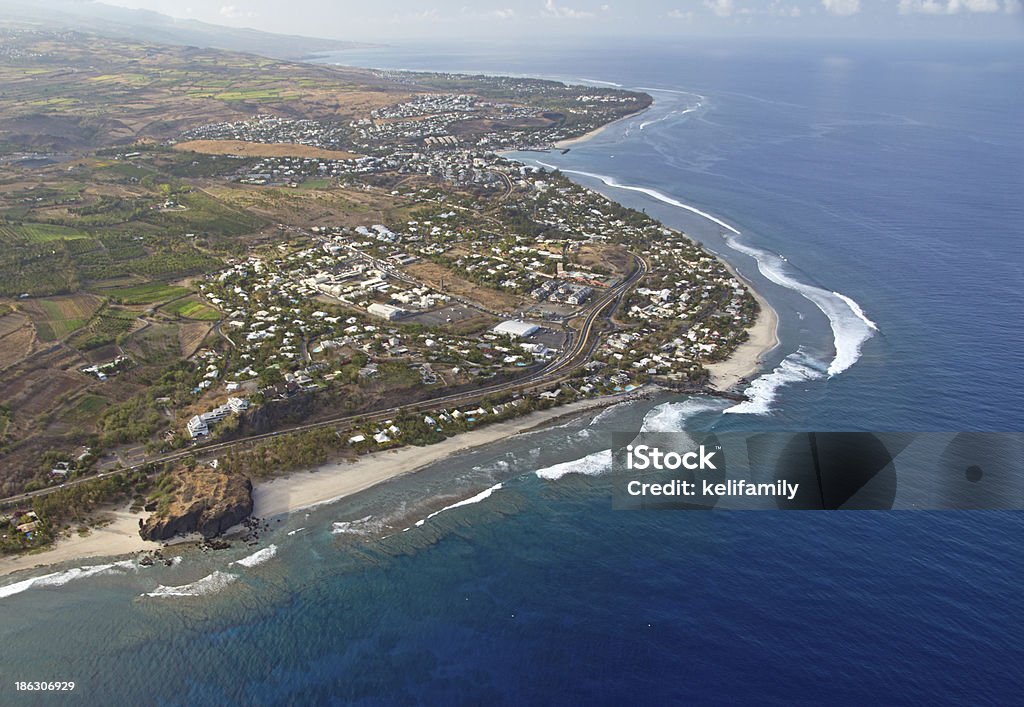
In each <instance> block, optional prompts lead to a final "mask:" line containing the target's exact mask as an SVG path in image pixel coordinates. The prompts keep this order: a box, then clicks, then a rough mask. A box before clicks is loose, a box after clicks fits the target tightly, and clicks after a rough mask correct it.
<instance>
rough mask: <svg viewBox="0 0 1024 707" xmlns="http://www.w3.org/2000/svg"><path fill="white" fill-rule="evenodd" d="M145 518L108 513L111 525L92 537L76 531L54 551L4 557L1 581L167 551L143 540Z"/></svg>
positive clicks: (0, 559)
mask: <svg viewBox="0 0 1024 707" xmlns="http://www.w3.org/2000/svg"><path fill="white" fill-rule="evenodd" d="M145 515H146V514H145V513H137V514H135V513H131V512H130V511H129V510H128V507H121V508H119V509H117V510H112V511H106V512H104V513H103V514H102V516H100V519H101V520H109V521H110V522H109V523H107V524H106V525H104V526H102V527H99V528H90V531H89V534H88V535H86V536H84V537H82V536H80V535H78V534H77V533H75V532H74V531H72V534H71V537H68V538H61V539H60V540H57V541H56V542H55V543H54V545H53V547H50V548H47V549H45V550H42V551H40V552H33V553H29V554H26V555H12V556H10V557H0V577H6V576H8V575H10V574H13V573H15V572H20V571H22V570H32V569H38V568H40V567H49V566H52V565H58V564H61V563H63V562H71V561H76V562H77V561H80V560H87V559H90V558H93V557H102V558H109V557H124V556H126V555H134V554H135V553H138V552H144V551H147V550H159V549H160V548H161V547H163V545H162V544H161V543H158V542H154V541H152V540H143V539H142V537H141V536H140V535H139V519H140V518H142V517H144V516H145Z"/></svg>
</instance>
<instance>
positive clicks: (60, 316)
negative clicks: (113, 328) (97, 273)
mask: <svg viewBox="0 0 1024 707" xmlns="http://www.w3.org/2000/svg"><path fill="white" fill-rule="evenodd" d="M102 303H103V300H101V299H100V298H99V297H97V296H96V295H91V294H85V293H82V294H77V295H68V296H66V297H51V298H49V299H39V300H33V301H32V302H30V303H28V304H26V305H25V306H24V307H25V311H26V313H27V314H28V315H29V316H30V317H32V320H33V321H34V322H35V325H36V335H37V336H38V337H39V340H40V341H42V342H44V343H46V342H50V341H58V340H60V339H63V338H65V337H67V336H68V335H70V334H72V333H74V332H76V331H78V330H79V329H81V328H82V327H84V326H85V325H86V324H88V323H89V320H90V319H91V318H92V316H93V314H95V312H96V310H98V309H99V308H100V305H101V304H102Z"/></svg>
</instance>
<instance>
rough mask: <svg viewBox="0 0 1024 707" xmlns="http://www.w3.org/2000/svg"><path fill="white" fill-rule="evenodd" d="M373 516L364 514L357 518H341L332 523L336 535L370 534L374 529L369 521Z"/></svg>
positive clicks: (332, 530)
mask: <svg viewBox="0 0 1024 707" xmlns="http://www.w3.org/2000/svg"><path fill="white" fill-rule="evenodd" d="M372 518H373V516H364V517H363V518H359V519H357V520H339V521H337V522H335V523H333V524H332V528H331V533H333V534H334V535H369V534H370V532H371V531H372V530H373V528H372V527H370V525H369V523H370V520H371V519H372Z"/></svg>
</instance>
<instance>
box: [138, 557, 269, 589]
mask: <svg viewBox="0 0 1024 707" xmlns="http://www.w3.org/2000/svg"><path fill="white" fill-rule="evenodd" d="M267 549H269V548H267ZM261 552H262V551H261ZM257 554H258V553H257ZM237 579H238V575H236V574H231V573H229V572H221V571H220V570H214V572H213V574H208V575H207V576H205V577H203V578H202V579H197V580H196V581H195V582H192V583H191V584H183V585H181V586H179V587H165V586H164V585H162V584H161V585H159V586H157V588H156V589H154V590H153V591H151V592H146V593H145V594H143V595H142V596H144V597H158V598H159V597H201V596H205V595H207V594H215V593H217V592H219V591H220V590H221V589H224V587H226V586H228V585H229V584H231V583H232V582H234V581H235V580H237Z"/></svg>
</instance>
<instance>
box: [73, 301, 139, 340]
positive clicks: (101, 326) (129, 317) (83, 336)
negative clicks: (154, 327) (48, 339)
mask: <svg viewBox="0 0 1024 707" xmlns="http://www.w3.org/2000/svg"><path fill="white" fill-rule="evenodd" d="M137 319H138V314H137V313H136V312H133V311H132V310H130V309H125V308H123V307H114V306H109V305H107V306H105V307H103V309H101V310H100V311H99V312H98V313H97V314H96V316H94V317H93V318H92V320H91V321H90V322H89V324H88V326H86V327H85V328H84V329H82V330H81V331H79V332H78V333H77V334H75V335H74V336H73V337H71V339H69V340H68V343H69V344H70V345H71V346H74V347H75V348H76V349H80V350H83V351H88V350H91V349H96V348H99V347H101V346H106V345H108V344H112V343H115V342H116V341H118V339H119V337H120V336H121V335H122V334H126V333H127V332H129V331H131V329H132V328H133V327H134V326H135V323H136V321H137Z"/></svg>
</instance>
